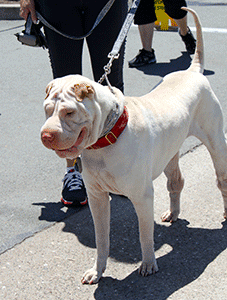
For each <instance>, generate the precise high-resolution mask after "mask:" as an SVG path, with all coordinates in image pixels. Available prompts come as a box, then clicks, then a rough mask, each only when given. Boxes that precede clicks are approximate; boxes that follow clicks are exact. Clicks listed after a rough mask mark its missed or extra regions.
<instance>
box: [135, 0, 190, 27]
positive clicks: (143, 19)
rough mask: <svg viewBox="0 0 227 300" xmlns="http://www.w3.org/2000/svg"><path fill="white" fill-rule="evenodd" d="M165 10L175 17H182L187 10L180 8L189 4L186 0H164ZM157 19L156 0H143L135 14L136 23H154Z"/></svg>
mask: <svg viewBox="0 0 227 300" xmlns="http://www.w3.org/2000/svg"><path fill="white" fill-rule="evenodd" d="M163 2H164V5H165V12H166V13H167V14H168V15H169V16H170V17H171V18H173V19H182V18H183V17H185V16H186V14H187V12H186V11H185V10H182V9H180V8H181V7H182V6H187V4H186V2H185V0H163ZM156 20H157V18H156V15H155V7H154V0H141V1H140V4H139V7H138V9H137V11H136V14H135V19H134V23H135V24H137V25H144V24H149V23H153V22H155V21H156Z"/></svg>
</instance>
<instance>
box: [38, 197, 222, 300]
mask: <svg viewBox="0 0 227 300" xmlns="http://www.w3.org/2000/svg"><path fill="white" fill-rule="evenodd" d="M45 209H48V206H46V208H45ZM49 209H52V205H51V206H49ZM72 212H73V210H72V209H71V210H69V213H70V214H71V213H72ZM74 212H75V210H74ZM45 214H46V212H45ZM47 215H49V214H46V216H47ZM66 215H67V214H66ZM44 218H45V215H43V216H41V217H40V219H44ZM64 223H65V227H64V229H63V231H64V232H70V233H73V234H75V236H77V238H78V240H79V241H80V243H82V244H83V245H85V246H87V247H90V248H95V234H94V226H93V220H92V217H91V213H90V210H89V208H88V207H84V208H83V209H81V210H80V211H78V212H76V213H74V214H73V215H71V216H70V217H69V218H66V219H65V220H64ZM188 224H189V223H188V222H187V221H186V220H182V219H179V220H178V221H177V222H176V223H173V224H172V225H169V224H163V225H161V224H157V223H155V230H154V232H155V238H154V239H155V250H156V251H157V250H160V249H161V247H162V246H163V245H165V246H166V245H168V249H170V250H169V252H168V253H167V254H166V252H165V251H164V254H163V256H160V255H158V256H157V257H158V259H157V262H158V266H159V272H158V273H157V274H155V275H154V276H149V277H146V278H143V277H141V276H139V275H138V271H137V270H136V271H134V272H132V273H131V274H130V275H128V276H127V277H126V278H124V279H123V280H118V279H113V278H112V277H108V276H107V277H105V275H104V277H103V278H102V279H101V280H100V282H99V283H98V286H97V289H96V290H95V294H94V296H95V299H103V295H105V293H106V294H108V295H112V296H111V299H116V300H119V299H122V300H124V299H166V298H168V297H169V296H170V295H171V294H173V293H174V292H175V291H177V290H178V289H180V288H182V287H184V286H185V285H187V284H189V283H190V282H193V281H194V280H195V279H197V278H198V277H199V276H200V275H201V274H202V273H203V272H204V270H205V269H206V267H207V266H208V265H209V264H210V263H211V262H213V261H214V260H215V258H216V257H217V256H218V255H219V254H220V253H221V252H222V251H224V250H226V247H227V226H226V225H227V222H223V223H222V225H223V226H222V228H221V229H204V228H190V227H188ZM110 240H111V242H110V258H112V259H114V260H116V261H118V262H123V263H129V264H130V263H131V264H135V263H137V262H139V261H141V249H140V243H139V233H138V222H137V216H136V213H135V210H134V207H133V205H132V203H131V202H130V201H129V200H128V199H125V198H122V197H119V196H113V200H112V201H111V233H110ZM161 252H162V251H161ZM132 270H133V266H132Z"/></svg>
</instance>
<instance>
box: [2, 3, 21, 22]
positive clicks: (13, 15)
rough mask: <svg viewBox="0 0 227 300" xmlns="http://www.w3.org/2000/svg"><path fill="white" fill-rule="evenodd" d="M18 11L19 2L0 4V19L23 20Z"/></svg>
mask: <svg viewBox="0 0 227 300" xmlns="http://www.w3.org/2000/svg"><path fill="white" fill-rule="evenodd" d="M19 13H20V4H0V20H23V19H22V18H21V17H20V15H19Z"/></svg>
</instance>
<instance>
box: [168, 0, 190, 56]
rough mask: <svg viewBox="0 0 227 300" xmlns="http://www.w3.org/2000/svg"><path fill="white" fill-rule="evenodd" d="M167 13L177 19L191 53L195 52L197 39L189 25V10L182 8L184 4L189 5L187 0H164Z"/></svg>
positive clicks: (181, 34) (181, 33)
mask: <svg viewBox="0 0 227 300" xmlns="http://www.w3.org/2000/svg"><path fill="white" fill-rule="evenodd" d="M163 2H164V4H165V11H166V13H167V14H168V15H169V16H170V17H171V18H173V19H174V20H175V22H176V23H177V25H178V27H179V34H180V36H181V38H182V40H183V42H184V43H185V47H186V49H187V51H188V53H189V54H194V52H195V47H196V40H195V38H194V36H193V34H192V33H191V30H190V28H189V27H188V25H187V12H186V11H185V10H182V9H181V7H182V6H185V7H186V6H187V4H186V1H185V0H163Z"/></svg>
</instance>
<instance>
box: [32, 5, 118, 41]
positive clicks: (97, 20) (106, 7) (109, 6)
mask: <svg viewBox="0 0 227 300" xmlns="http://www.w3.org/2000/svg"><path fill="white" fill-rule="evenodd" d="M114 1H115V0H109V1H108V2H107V3H106V5H105V6H104V7H103V9H102V10H101V11H100V13H99V14H98V17H97V18H96V20H95V23H94V25H93V26H92V28H91V30H90V31H89V32H88V33H86V34H84V35H81V36H73V35H69V34H66V33H63V32H61V31H59V30H57V29H56V28H55V27H54V26H52V25H51V24H50V23H49V22H47V20H46V19H44V18H43V16H42V15H41V14H40V13H39V12H37V11H36V15H37V17H38V19H39V20H40V21H41V22H42V23H43V25H45V26H46V27H48V28H49V29H51V30H53V31H55V32H56V33H58V34H60V35H62V36H64V37H65V38H68V39H71V40H82V39H84V38H86V37H88V36H89V35H91V34H92V32H93V30H94V29H95V28H96V27H97V26H98V24H99V23H100V22H101V21H102V19H103V18H104V17H105V15H106V14H107V13H108V11H109V10H110V8H111V6H112V5H113V4H114Z"/></svg>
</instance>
